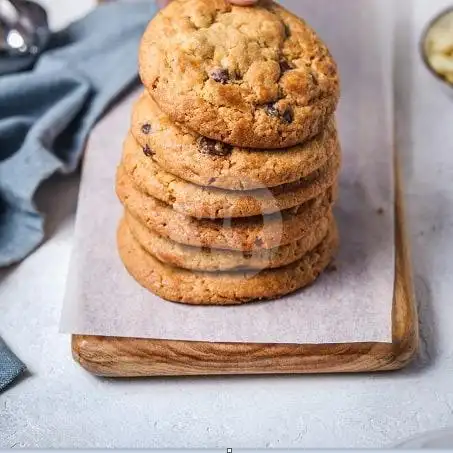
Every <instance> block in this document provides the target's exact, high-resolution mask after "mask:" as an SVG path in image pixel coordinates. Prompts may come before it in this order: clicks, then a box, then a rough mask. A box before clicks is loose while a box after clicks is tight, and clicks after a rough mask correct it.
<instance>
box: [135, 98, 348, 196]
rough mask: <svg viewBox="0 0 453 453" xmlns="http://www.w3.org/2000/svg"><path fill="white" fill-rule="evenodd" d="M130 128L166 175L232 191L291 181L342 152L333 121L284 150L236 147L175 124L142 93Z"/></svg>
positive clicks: (305, 174) (310, 171) (272, 185)
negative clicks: (304, 140) (318, 132)
mask: <svg viewBox="0 0 453 453" xmlns="http://www.w3.org/2000/svg"><path fill="white" fill-rule="evenodd" d="M131 132H132V134H133V135H134V137H135V139H136V140H137V141H138V143H140V145H141V147H142V149H143V153H144V154H145V155H146V156H147V157H149V158H151V159H153V160H154V161H155V162H156V163H157V164H159V166H160V167H162V168H163V169H164V170H166V171H168V172H169V173H172V174H173V175H176V176H179V177H180V178H182V179H185V180H186V181H190V182H192V183H194V184H198V185H201V186H209V187H218V188H223V189H231V190H251V189H261V188H263V187H274V186H279V185H282V184H287V183H291V182H294V181H297V180H299V179H300V178H303V177H305V176H308V175H310V174H311V173H313V172H314V171H316V170H318V169H319V168H320V167H322V166H324V165H326V163H327V162H328V161H329V160H330V159H335V158H336V156H338V155H339V154H340V144H339V140H338V134H337V131H336V127H335V121H334V120H333V119H331V120H330V121H329V122H328V123H327V125H326V127H325V128H324V129H323V131H322V132H321V133H320V134H318V135H317V136H316V137H315V138H314V139H313V140H311V141H309V142H307V143H305V144H303V145H297V146H294V147H291V148H288V149H285V150H253V149H247V148H238V147H232V146H229V145H226V144H224V143H221V142H218V141H215V140H210V139H207V138H205V137H202V136H200V135H199V134H197V133H195V132H193V131H190V130H189V129H187V128H184V127H183V126H181V125H177V124H176V123H174V122H172V121H171V120H170V119H169V117H168V116H167V115H166V114H165V113H163V112H162V110H160V109H159V107H158V106H157V104H156V103H155V102H154V100H153V99H152V98H151V96H149V95H147V94H146V93H144V94H142V95H141V96H140V98H139V99H138V101H137V102H136V103H135V105H134V109H133V114H132V125H131Z"/></svg>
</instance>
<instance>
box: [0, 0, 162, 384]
mask: <svg viewBox="0 0 453 453" xmlns="http://www.w3.org/2000/svg"><path fill="white" fill-rule="evenodd" d="M156 11H157V6H156V5H155V2H150V1H131V0H128V1H126V2H124V3H123V2H115V3H108V4H105V5H102V6H99V7H98V8H97V9H95V10H94V11H93V12H92V13H91V14H89V15H88V16H86V17H85V18H83V19H81V20H80V21H78V22H75V23H73V24H72V25H70V26H69V27H68V28H66V29H65V30H63V31H60V32H58V33H55V34H54V35H53V36H52V37H51V40H50V42H49V46H48V48H47V50H46V52H45V53H44V54H42V56H41V57H40V58H39V60H38V62H37V63H36V64H35V65H34V67H33V68H32V69H31V70H29V71H26V72H21V73H18V74H12V75H3V76H0V267H2V266H8V265H11V264H13V263H16V262H18V261H20V260H21V259H23V258H24V257H26V256H27V255H28V254H29V253H30V252H32V251H33V250H34V249H35V248H36V247H37V246H38V245H39V244H40V243H41V241H42V240H43V238H44V221H43V217H42V215H41V214H40V213H39V212H38V211H37V209H36V207H35V204H34V202H33V197H34V194H35V192H36V190H37V188H38V187H39V185H40V184H41V182H42V181H43V180H45V179H46V178H48V177H49V176H50V175H52V174H53V173H55V172H56V171H61V172H66V173H67V172H71V171H74V170H75V169H76V168H77V165H78V163H79V160H80V156H81V154H82V151H83V148H84V145H85V142H86V139H87V137H88V133H89V132H90V130H91V128H92V127H93V125H94V124H95V122H96V121H97V120H98V119H99V118H100V117H101V115H102V114H103V112H104V111H105V110H106V108H107V107H108V106H109V105H110V104H111V103H112V102H113V101H114V100H115V99H116V98H117V97H118V96H119V95H120V94H121V93H122V92H124V91H125V90H126V89H127V88H128V87H129V86H130V85H131V84H132V83H133V82H134V81H135V80H136V79H137V49H138V43H139V40H140V37H141V35H142V34H143V31H144V29H145V27H146V24H147V23H148V21H149V20H150V19H151V18H152V17H153V16H154V14H155V13H156ZM105 151H106V153H108V150H105ZM106 158H108V156H106ZM24 369H25V366H24V364H23V363H22V362H21V361H20V360H19V359H17V357H16V356H15V355H14V354H13V353H12V352H11V351H10V350H9V349H8V348H7V347H6V345H5V343H4V342H3V341H1V340H0V391H1V390H2V389H4V388H5V387H6V386H7V385H9V384H10V383H11V382H12V380H14V379H15V378H16V377H17V376H19V375H20V374H21V373H22V372H23V370H24Z"/></svg>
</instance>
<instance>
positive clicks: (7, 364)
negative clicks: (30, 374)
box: [0, 338, 26, 392]
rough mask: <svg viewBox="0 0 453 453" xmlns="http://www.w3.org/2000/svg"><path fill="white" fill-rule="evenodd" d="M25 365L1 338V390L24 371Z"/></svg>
mask: <svg viewBox="0 0 453 453" xmlns="http://www.w3.org/2000/svg"><path fill="white" fill-rule="evenodd" d="M25 369H26V368H25V365H24V364H23V363H22V362H21V361H20V360H19V359H18V358H17V357H16V356H15V355H14V354H13V353H12V352H11V351H10V350H9V349H8V346H6V344H5V342H4V341H3V340H2V339H1V338H0V392H1V391H2V390H3V389H5V388H6V387H8V385H9V384H11V382H13V381H14V380H15V379H16V378H18V377H19V376H20V375H21V374H22V373H23V372H24V371H25Z"/></svg>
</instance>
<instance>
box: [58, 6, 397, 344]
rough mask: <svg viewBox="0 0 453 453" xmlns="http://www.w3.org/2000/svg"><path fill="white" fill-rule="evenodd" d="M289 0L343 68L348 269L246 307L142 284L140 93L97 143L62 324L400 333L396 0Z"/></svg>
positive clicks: (365, 336)
mask: <svg viewBox="0 0 453 453" xmlns="http://www.w3.org/2000/svg"><path fill="white" fill-rule="evenodd" d="M282 3H283V4H284V5H285V6H286V7H288V8H290V9H291V10H293V11H294V12H296V13H297V14H299V15H301V16H303V17H305V18H306V19H307V20H308V22H309V23H311V24H312V25H313V26H314V28H315V29H316V30H318V32H319V33H320V35H321V36H322V37H323V39H324V40H325V41H326V42H327V44H328V45H329V47H330V49H331V51H332V53H333V54H334V56H335V58H336V59H337V61H338V63H339V67H340V71H341V76H342V93H343V94H342V101H341V104H340V108H339V112H338V119H339V126H340V134H341V140H342V145H343V152H344V163H343V171H342V176H341V184H340V189H341V190H340V200H339V204H338V207H337V208H336V216H337V218H338V221H339V226H340V234H341V239H342V243H341V250H340V253H339V256H338V259H337V261H336V264H337V268H338V269H337V271H336V272H330V273H327V274H325V275H323V276H322V277H321V278H320V279H319V280H318V282H317V283H316V284H315V285H314V286H312V287H310V288H309V289H306V290H304V291H301V292H298V293H296V294H293V295H290V296H288V297H285V298H283V299H281V300H278V301H274V302H265V303H258V304H252V305H244V306H240V307H193V306H184V305H179V304H174V303H169V302H165V301H163V300H161V299H160V298H158V297H157V296H154V295H153V294H151V293H149V292H148V291H146V290H145V289H143V288H141V287H140V286H139V285H138V284H137V283H136V282H135V281H134V280H133V279H132V278H131V277H130V276H129V275H128V273H127V272H126V270H125V269H124V268H123V265H122V263H121V261H120V259H119V257H118V254H117V249H116V238H115V235H116V228H117V224H118V221H119V219H120V217H121V214H122V208H121V206H120V203H119V202H118V201H117V199H116V196H115V192H114V174H115V169H116V165H117V163H118V162H119V159H120V154H121V145H122V142H123V139H124V137H125V135H126V133H127V130H128V127H129V120H130V110H131V104H132V100H133V99H134V98H135V97H136V96H137V93H135V94H134V95H133V96H131V97H129V98H128V99H127V100H125V101H123V102H122V103H121V104H120V105H118V106H117V107H115V109H114V110H113V111H112V112H111V113H110V114H109V115H108V116H107V117H106V118H105V119H104V120H103V121H102V122H101V123H100V124H99V125H98V127H97V128H96V130H95V131H94V133H93V134H92V137H91V140H90V142H89V145H88V149H87V153H86V157H85V162H84V170H83V176H82V186H81V191H80V200H79V209H78V214H77V222H76V231H75V245H74V252H73V257H72V262H71V267H70V273H69V278H68V288H67V294H66V299H65V303H64V307H63V313H62V322H61V330H62V331H63V332H66V333H77V334H93V335H105V336H112V335H113V336H123V337H143V338H159V339H178V340H194V341H220V342H255V343H344V342H361V341H378V342H390V341H391V310H392V298H393V285H394V261H395V257H394V232H393V231H394V211H393V204H394V190H393V188H394V184H393V169H392V152H393V105H392V102H393V92H392V89H393V88H392V54H393V52H392V43H393V30H392V29H389V28H387V27H385V26H384V25H383V24H388V23H391V22H392V21H384V20H382V18H383V15H384V14H391V13H392V7H391V4H390V2H389V1H387V0H340V1H339V0H337V1H335V2H333V1H332V0H293V1H286V2H282Z"/></svg>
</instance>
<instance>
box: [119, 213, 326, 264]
mask: <svg viewBox="0 0 453 453" xmlns="http://www.w3.org/2000/svg"><path fill="white" fill-rule="evenodd" d="M125 220H126V223H127V225H128V227H129V229H130V230H131V233H132V235H133V236H134V238H135V239H136V240H137V242H138V243H139V244H140V245H141V247H143V248H144V249H145V250H146V251H147V252H148V253H150V254H151V255H153V256H154V257H155V258H157V259H158V260H159V261H161V262H163V263H166V264H170V265H172V266H176V267H181V268H183V269H189V270H196V271H206V272H218V271H237V270H253V269H255V270H256V269H259V270H262V269H274V268H277V267H283V266H286V265H288V264H291V263H293V262H294V261H297V260H299V259H301V258H302V257H303V256H304V255H305V254H306V253H308V252H309V251H310V250H313V249H314V248H315V247H316V246H317V245H318V244H319V243H320V242H321V241H322V240H323V239H324V238H325V236H326V235H327V232H328V231H329V228H331V227H332V223H333V221H334V220H333V217H332V215H328V216H326V217H324V218H322V219H321V220H319V221H317V222H315V223H314V224H313V228H312V229H311V231H309V232H308V234H307V235H305V236H304V237H302V238H300V239H299V240H297V241H295V242H292V243H290V244H287V245H283V246H281V247H276V248H274V249H259V250H255V251H254V252H238V251H234V250H219V249H213V248H209V247H193V246H190V245H183V244H178V243H177V242H174V241H172V240H170V239H168V238H165V237H163V236H160V235H159V234H157V233H155V232H154V231H153V230H150V229H149V228H147V227H146V226H144V225H143V224H142V223H141V222H140V221H139V220H137V219H136V218H135V217H134V216H133V215H131V214H130V213H129V212H127V211H126V213H125Z"/></svg>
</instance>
